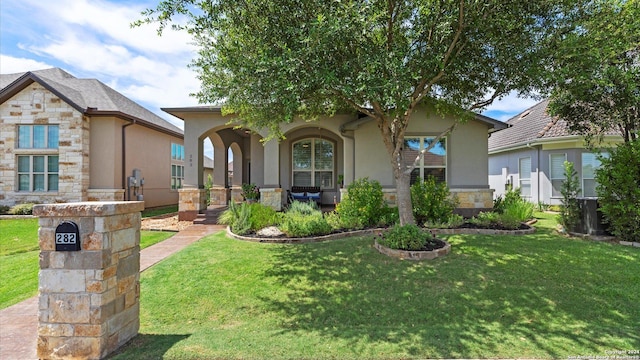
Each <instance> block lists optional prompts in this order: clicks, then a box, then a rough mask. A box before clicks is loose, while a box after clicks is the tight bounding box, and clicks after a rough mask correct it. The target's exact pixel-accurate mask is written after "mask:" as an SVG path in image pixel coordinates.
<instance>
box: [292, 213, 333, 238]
mask: <svg viewBox="0 0 640 360" xmlns="http://www.w3.org/2000/svg"><path fill="white" fill-rule="evenodd" d="M280 230H281V231H282V232H283V233H285V234H286V235H287V236H288V237H305V236H317V235H326V234H329V233H331V231H332V228H331V225H329V223H328V222H327V220H326V219H325V218H324V216H322V212H321V211H319V210H318V211H316V212H314V213H312V214H301V213H299V212H289V211H287V212H286V213H285V214H284V218H283V220H282V224H281V225H280Z"/></svg>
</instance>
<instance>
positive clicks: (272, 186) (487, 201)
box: [163, 106, 507, 219]
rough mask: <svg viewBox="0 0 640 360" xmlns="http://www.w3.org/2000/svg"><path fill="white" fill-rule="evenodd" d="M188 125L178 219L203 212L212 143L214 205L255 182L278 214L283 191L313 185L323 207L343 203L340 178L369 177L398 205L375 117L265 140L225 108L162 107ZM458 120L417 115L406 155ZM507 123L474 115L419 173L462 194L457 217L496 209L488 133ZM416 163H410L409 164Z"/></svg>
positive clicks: (297, 127) (300, 126)
mask: <svg viewBox="0 0 640 360" xmlns="http://www.w3.org/2000/svg"><path fill="white" fill-rule="evenodd" d="M163 110H164V111H166V112H168V113H170V114H172V115H174V116H177V117H178V118H180V119H183V120H184V122H185V150H186V155H187V158H188V159H192V158H193V166H191V163H190V164H189V166H188V167H187V168H186V169H185V189H182V190H181V191H180V217H181V218H182V219H190V218H193V217H195V216H196V214H197V213H198V212H199V211H202V210H203V208H204V205H203V198H204V196H205V195H204V191H203V190H200V189H201V188H202V187H203V184H202V183H201V180H200V179H202V178H203V176H202V172H203V159H202V156H199V155H198V154H202V148H203V142H204V140H205V139H206V138H209V139H210V140H211V142H212V144H213V146H214V173H215V175H214V177H213V179H214V187H213V189H212V190H211V199H212V203H213V204H226V203H227V202H228V201H229V200H230V199H234V200H238V199H240V198H239V196H238V195H239V192H240V191H241V190H240V186H241V184H242V183H255V184H256V185H257V186H258V187H259V188H260V192H261V197H260V200H261V202H262V203H263V204H266V205H269V206H272V207H274V208H275V209H281V208H282V206H283V205H284V204H285V203H286V201H287V196H286V191H287V190H290V189H291V188H292V186H315V187H318V188H320V189H321V190H322V203H324V204H333V203H335V202H336V201H339V200H340V197H341V194H340V192H341V190H342V191H344V189H341V188H340V187H339V184H338V177H339V176H342V177H344V185H345V186H347V185H348V184H349V183H351V182H352V181H354V180H355V179H358V178H364V177H368V178H369V179H372V180H377V181H379V182H380V183H381V185H382V186H383V189H384V192H385V197H386V199H387V201H388V202H389V203H394V202H395V180H394V177H393V171H392V169H391V165H390V161H389V155H388V154H387V151H386V149H385V147H384V145H383V141H382V137H381V135H380V132H379V130H378V127H377V125H376V123H375V121H373V119H371V118H368V117H361V116H358V115H346V114H339V115H336V116H334V117H331V118H323V119H321V120H319V121H317V122H305V121H295V122H293V123H290V124H282V125H281V129H282V132H283V134H284V135H285V139H284V140H281V141H277V140H275V139H273V140H269V141H266V142H261V140H262V139H263V138H265V137H267V135H268V133H267V132H266V131H267V130H256V129H238V128H234V126H233V125H231V124H230V123H229V121H230V120H232V117H230V116H223V115H222V113H221V109H220V108H217V107H210V106H199V107H185V108H170V109H163ZM453 121H454V119H453V118H451V117H448V118H443V117H441V116H438V115H435V114H429V113H428V112H427V111H426V110H425V109H419V110H418V111H416V112H415V114H414V115H413V118H412V121H411V123H410V125H409V128H408V130H407V132H406V139H405V151H407V152H409V153H410V154H409V155H410V156H409V157H408V158H410V159H411V158H412V156H413V155H415V154H417V151H419V150H420V149H423V148H424V147H425V146H427V145H428V144H429V143H430V142H431V141H432V140H433V139H434V138H435V136H437V135H438V134H440V133H441V132H442V131H444V130H445V129H447V128H448V127H449V126H450V125H451V124H452V123H453ZM506 126H507V125H505V124H504V123H503V122H500V121H497V120H494V119H491V118H487V117H485V116H481V115H477V116H475V118H474V119H472V120H469V121H468V122H466V123H464V124H460V125H459V126H458V127H457V128H456V129H455V131H454V132H453V133H452V134H450V135H449V136H447V137H446V138H445V139H443V140H442V141H440V143H439V144H437V145H436V146H435V147H434V148H432V149H431V151H430V152H429V153H428V154H427V155H426V156H425V157H424V160H423V161H421V162H420V165H419V166H418V167H417V168H416V169H415V170H414V172H413V176H412V180H415V179H416V178H417V177H418V176H420V177H426V176H427V175H434V176H435V177H436V178H438V179H439V180H441V181H446V182H447V184H448V186H449V187H450V189H451V192H453V193H455V194H456V195H458V198H459V200H460V209H459V211H460V212H466V213H468V214H471V213H477V212H478V211H480V210H486V209H489V208H491V207H492V205H493V203H492V201H493V196H492V194H493V190H491V189H490V188H489V183H488V172H487V166H486V164H487V162H488V155H487V135H488V134H489V133H491V132H493V131H496V130H499V129H503V128H505V127H506ZM228 149H231V150H232V154H233V176H232V177H231V178H230V177H228V176H225V175H227V173H228V170H229V168H230V167H231V165H230V164H229V156H228V155H227V154H228ZM409 162H411V163H412V162H413V160H411V161H408V163H407V165H409Z"/></svg>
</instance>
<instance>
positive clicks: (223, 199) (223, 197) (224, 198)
mask: <svg viewBox="0 0 640 360" xmlns="http://www.w3.org/2000/svg"><path fill="white" fill-rule="evenodd" d="M209 194H210V195H211V205H227V204H228V203H229V192H228V191H227V188H226V187H213V188H211V190H209Z"/></svg>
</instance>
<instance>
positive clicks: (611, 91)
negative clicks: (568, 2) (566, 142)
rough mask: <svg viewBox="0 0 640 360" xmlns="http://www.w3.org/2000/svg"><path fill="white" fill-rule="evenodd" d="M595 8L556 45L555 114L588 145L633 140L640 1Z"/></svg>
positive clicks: (637, 123) (639, 80)
mask: <svg viewBox="0 0 640 360" xmlns="http://www.w3.org/2000/svg"><path fill="white" fill-rule="evenodd" d="M594 4H597V6H596V7H595V11H594V12H593V13H592V14H588V16H583V17H580V18H579V22H578V24H577V26H576V28H575V29H576V30H574V31H571V32H568V33H567V34H566V35H565V36H563V37H562V40H561V41H560V42H559V43H558V45H555V46H554V47H557V56H555V58H554V60H553V62H552V63H553V65H552V66H550V67H549V72H548V74H549V75H550V76H551V84H550V86H548V88H549V89H553V92H552V95H551V102H550V104H549V110H550V113H551V114H552V115H557V116H559V117H561V118H562V119H563V120H565V121H566V122H567V124H568V125H569V128H570V130H571V131H572V132H573V133H580V134H583V135H586V137H587V139H588V140H591V138H593V137H595V138H596V140H600V139H601V138H602V136H604V135H605V134H607V133H608V132H609V131H619V132H620V135H622V136H623V137H624V139H625V142H629V141H633V140H634V139H637V138H638V130H640V112H639V111H638V104H640V66H638V64H639V63H640V45H639V44H640V40H639V37H638V34H640V21H638V19H639V18H640V1H638V0H629V1H596V2H594Z"/></svg>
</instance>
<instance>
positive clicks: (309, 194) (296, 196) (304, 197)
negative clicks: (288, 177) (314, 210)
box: [287, 186, 322, 206]
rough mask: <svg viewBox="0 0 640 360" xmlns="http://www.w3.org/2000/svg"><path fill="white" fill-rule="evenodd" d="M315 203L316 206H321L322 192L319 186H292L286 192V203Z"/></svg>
mask: <svg viewBox="0 0 640 360" xmlns="http://www.w3.org/2000/svg"><path fill="white" fill-rule="evenodd" d="M294 200H295V201H302V202H307V201H315V202H316V204H317V205H318V206H321V205H322V190H320V187H319V186H292V187H291V190H287V202H288V203H289V204H291V202H293V201H294Z"/></svg>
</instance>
